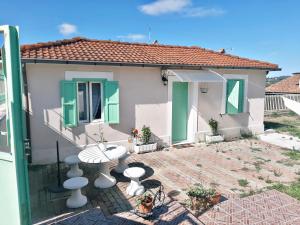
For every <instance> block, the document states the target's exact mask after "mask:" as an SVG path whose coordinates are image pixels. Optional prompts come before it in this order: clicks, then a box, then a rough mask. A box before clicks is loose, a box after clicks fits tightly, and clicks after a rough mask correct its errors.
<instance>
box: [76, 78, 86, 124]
mask: <svg viewBox="0 0 300 225" xmlns="http://www.w3.org/2000/svg"><path fill="white" fill-rule="evenodd" d="M87 106H88V103H87V84H86V83H78V114H79V121H87V120H88V107H87Z"/></svg>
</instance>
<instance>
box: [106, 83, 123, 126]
mask: <svg viewBox="0 0 300 225" xmlns="http://www.w3.org/2000/svg"><path fill="white" fill-rule="evenodd" d="M104 96H105V106H104V121H105V122H106V123H111V124H117V123H120V113H119V82H118V81H106V82H104Z"/></svg>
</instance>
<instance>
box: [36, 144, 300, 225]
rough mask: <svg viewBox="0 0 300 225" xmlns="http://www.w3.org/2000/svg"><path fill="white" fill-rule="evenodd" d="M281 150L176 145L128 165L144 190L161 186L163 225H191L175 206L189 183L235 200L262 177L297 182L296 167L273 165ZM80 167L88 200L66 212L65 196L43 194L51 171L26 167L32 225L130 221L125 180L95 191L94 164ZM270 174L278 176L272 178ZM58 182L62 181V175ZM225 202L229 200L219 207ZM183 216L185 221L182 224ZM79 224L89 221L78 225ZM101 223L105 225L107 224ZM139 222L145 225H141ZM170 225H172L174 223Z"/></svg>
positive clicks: (138, 157) (51, 178) (263, 146)
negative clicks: (140, 173)
mask: <svg viewBox="0 0 300 225" xmlns="http://www.w3.org/2000/svg"><path fill="white" fill-rule="evenodd" d="M283 151H284V150H282V149H280V148H277V147H275V146H271V145H267V144H264V143H262V142H260V141H257V140H249V139H244V140H238V141H233V142H224V143H220V144H214V145H210V146H205V145H201V146H190V145H189V146H185V147H184V148H182V147H180V146H179V147H177V148H172V149H170V150H169V151H160V152H153V153H147V154H141V155H135V154H133V155H131V156H130V157H129V159H128V161H129V164H130V166H141V167H143V168H145V170H146V174H145V176H144V177H143V178H142V180H143V184H144V186H145V187H146V188H147V189H152V190H153V191H155V190H156V189H157V187H158V184H159V183H161V184H163V185H164V187H165V193H166V194H167V196H168V198H167V200H168V202H169V205H167V206H166V207H167V209H168V210H165V211H158V212H157V216H156V217H157V218H165V219H164V220H165V223H167V222H166V221H173V222H174V221H177V222H178V221H179V220H182V223H183V224H189V223H191V224H195V223H197V222H195V218H194V217H193V216H192V215H191V214H190V213H189V212H188V211H187V210H186V209H185V208H184V207H182V206H181V205H180V204H179V203H178V202H183V201H184V200H185V199H186V198H187V196H186V195H185V193H184V191H185V190H186V189H187V188H188V187H190V186H191V185H193V184H195V183H202V184H203V185H205V186H213V187H215V188H217V190H218V191H220V192H221V193H222V194H223V196H224V199H226V198H229V199H230V200H231V201H234V200H233V199H237V200H236V201H239V198H238V194H239V193H241V192H243V191H249V190H250V189H251V190H253V189H257V188H262V187H266V186H267V185H268V184H267V183H266V181H265V180H266V179H269V180H273V181H280V182H291V181H293V180H295V179H296V178H297V175H296V173H295V172H296V171H298V170H299V168H300V167H299V164H297V163H294V164H293V165H292V166H291V165H289V166H287V165H285V164H284V163H278V161H282V160H286V159H287V157H285V156H283V155H282V152H283ZM257 162H260V163H259V167H260V168H259V170H258V169H257V168H256V165H257ZM114 166H115V162H112V163H111V168H113V167H114ZM81 167H82V168H83V170H84V176H86V177H88V179H89V181H90V183H89V185H88V186H87V187H86V188H84V189H83V193H85V194H86V195H87V197H88V199H89V201H88V204H87V205H86V206H85V207H83V208H81V209H78V210H69V209H66V207H65V201H66V196H64V195H61V196H59V195H50V194H49V193H48V192H47V186H48V185H49V184H51V183H53V182H54V181H55V176H56V173H55V167H54V166H53V165H49V166H32V167H31V168H30V188H31V189H30V190H31V203H32V212H33V219H34V222H35V223H41V224H43V223H44V224H47V223H55V222H56V221H61V224H71V223H70V221H72V219H73V220H74V221H77V222H76V223H73V225H75V224H104V221H106V222H107V221H113V220H117V219H120V221H121V222H122V221H123V220H124V217H126V218H127V217H128V218H129V217H130V218H131V217H132V215H131V214H130V213H128V211H129V210H131V209H132V208H133V207H134V206H135V200H136V199H135V198H132V197H129V196H127V195H126V193H125V189H126V187H127V185H128V182H129V180H128V179H126V178H124V177H123V176H121V175H118V174H115V173H113V172H112V175H114V176H116V178H117V181H118V182H117V185H116V186H114V187H113V188H109V189H101V190H99V189H96V188H94V186H93V181H94V180H95V178H96V177H97V169H98V168H97V166H96V165H88V164H82V165H81ZM245 168H247V169H245ZM62 170H63V172H62V173H63V174H66V171H67V168H64V167H63V168H62ZM274 171H277V172H278V173H281V174H284V175H283V176H281V175H280V176H275V175H274ZM261 177H262V178H263V180H262V179H261ZM63 179H66V178H65V177H63ZM238 179H247V180H248V182H249V185H248V186H247V187H241V186H239V184H238ZM226 202H230V201H225V202H224V203H226ZM228 204H231V203H228ZM174 205H175V206H174ZM177 206H178V209H177V210H179V211H180V212H181V213H180V214H181V215H184V216H182V217H178V218H177V219H176V214H178V213H175V215H173V214H172V212H173V211H174V210H172V207H173V208H174V207H175V208H176V207H177ZM179 206H180V207H179ZM97 215H98V216H97ZM66 218H68V219H66ZM122 218H123V220H122ZM172 218H173V219H172ZM184 218H186V219H187V220H188V221H189V222H187V221H185V222H183V221H184ZM82 220H90V221H91V222H87V221H85V222H84V223H83V222H82ZM131 220H132V221H137V218H135V217H134V216H133V218H131ZM63 221H65V222H63ZM93 221H94V222H93ZM99 221H100V222H101V223H100V222H99ZM132 221H131V222H132ZM161 221H163V220H161ZM121 222H120V223H121ZM123 222H124V221H123ZM127 222H128V221H127ZM129 222H130V221H129ZM129 222H128V223H129ZM107 223H108V224H109V222H107ZM142 223H146V222H145V221H142ZM170 223H171V222H170ZM198 223H199V221H198ZM113 224H117V223H115V222H114V223H113ZM174 224H178V223H175V222H174ZM223 224H224V223H223ZM225 224H226V223H225Z"/></svg>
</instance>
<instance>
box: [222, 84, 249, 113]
mask: <svg viewBox="0 0 300 225" xmlns="http://www.w3.org/2000/svg"><path fill="white" fill-rule="evenodd" d="M244 83H245V81H244V80H242V79H230V80H227V89H226V113H227V114H237V113H242V112H243V111H244V96H245V93H244V92H245V91H244V87H245V84H244Z"/></svg>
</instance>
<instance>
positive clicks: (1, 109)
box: [0, 75, 10, 152]
mask: <svg viewBox="0 0 300 225" xmlns="http://www.w3.org/2000/svg"><path fill="white" fill-rule="evenodd" d="M7 125H8V115H7V104H6V88H5V79H4V76H1V75H0V151H2V152H10V148H9V143H8V129H7Z"/></svg>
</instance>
